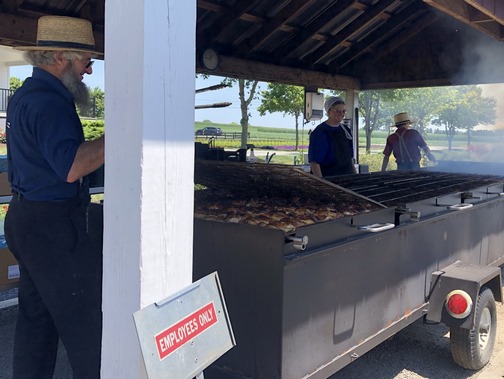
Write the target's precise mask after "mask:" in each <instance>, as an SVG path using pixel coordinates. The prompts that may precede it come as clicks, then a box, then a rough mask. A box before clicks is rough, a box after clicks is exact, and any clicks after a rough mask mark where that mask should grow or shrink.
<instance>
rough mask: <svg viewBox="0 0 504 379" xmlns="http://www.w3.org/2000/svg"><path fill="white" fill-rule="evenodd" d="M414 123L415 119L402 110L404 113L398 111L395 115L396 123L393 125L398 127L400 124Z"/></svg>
mask: <svg viewBox="0 0 504 379" xmlns="http://www.w3.org/2000/svg"><path fill="white" fill-rule="evenodd" d="M410 122H411V123H414V122H415V120H413V119H412V118H411V117H410V116H409V114H408V112H402V113H398V114H396V115H394V125H392V126H395V127H398V126H401V125H403V124H406V123H410Z"/></svg>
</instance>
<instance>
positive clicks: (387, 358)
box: [0, 291, 504, 379]
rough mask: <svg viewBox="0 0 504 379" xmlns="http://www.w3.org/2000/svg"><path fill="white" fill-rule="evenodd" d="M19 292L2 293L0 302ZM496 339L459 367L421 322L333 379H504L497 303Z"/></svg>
mask: <svg viewBox="0 0 504 379" xmlns="http://www.w3.org/2000/svg"><path fill="white" fill-rule="evenodd" d="M15 293H16V292H10V293H9V294H6V293H5V292H4V291H0V295H1V296H3V298H1V297H0V299H5V298H9V296H11V297H12V296H13V295H14V294H15ZM16 314H17V306H10V307H6V308H3V309H2V308H1V307H0V336H1V339H0V341H1V349H0V379H10V378H11V375H10V372H11V354H12V343H13V337H14V326H15V316H16ZM497 320H498V322H497V340H496V343H495V347H494V351H493V355H492V359H491V361H490V363H489V364H488V365H486V366H485V367H484V368H483V369H481V370H480V371H477V372H474V371H470V370H465V369H463V368H461V367H459V366H458V365H457V364H455V362H454V361H453V359H452V357H451V351H450V339H449V330H448V328H447V327H445V326H444V325H424V324H423V323H422V322H421V320H418V321H416V322H414V323H413V324H412V325H410V326H409V327H407V328H405V329H403V330H402V331H400V332H399V333H397V334H396V335H395V336H394V337H392V338H391V339H389V340H387V341H385V342H383V343H382V344H380V345H378V346H377V347H376V348H374V349H373V350H371V351H369V352H368V353H366V354H365V355H363V356H362V357H360V358H359V359H357V360H356V361H355V362H353V363H351V364H350V365H348V366H346V367H345V368H343V369H342V370H340V371H339V372H338V373H336V374H335V375H333V376H331V377H330V379H420V378H428V379H503V378H504V305H503V304H501V303H497ZM71 377H72V376H71V369H70V367H69V365H68V361H67V357H66V352H65V351H64V348H63V347H62V346H60V351H59V355H58V363H57V368H56V374H55V376H54V379H67V378H71Z"/></svg>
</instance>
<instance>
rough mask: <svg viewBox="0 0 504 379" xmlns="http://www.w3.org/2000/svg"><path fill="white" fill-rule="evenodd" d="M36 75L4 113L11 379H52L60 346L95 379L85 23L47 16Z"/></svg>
mask: <svg viewBox="0 0 504 379" xmlns="http://www.w3.org/2000/svg"><path fill="white" fill-rule="evenodd" d="M18 49H19V50H24V51H25V59H26V60H27V62H28V63H30V64H31V65H33V66H34V68H33V74H32V76H31V77H30V78H28V79H26V81H25V82H24V84H23V85H22V86H21V87H20V88H19V89H18V90H17V91H16V92H15V94H14V95H13V96H12V99H11V100H10V101H9V104H8V109H7V124H6V126H7V129H6V134H7V157H8V163H9V181H10V183H11V186H12V191H13V196H12V201H11V203H10V205H9V210H8V212H7V216H6V220H5V237H6V240H7V244H8V247H9V249H10V250H11V251H12V253H13V254H14V256H15V257H16V259H17V260H18V262H19V268H20V282H19V291H18V298H19V313H18V320H17V326H16V332H15V341H14V354H13V356H14V358H13V378H14V379H21V378H22V379H27V378H34V379H35V378H37V379H38V378H52V376H53V373H54V368H55V363H56V356H57V350H58V340H60V339H61V341H62V343H63V345H64V346H65V349H66V351H67V355H68V359H69V362H70V365H71V367H72V371H73V375H74V378H99V377H100V361H101V333H102V315H101V295H102V294H101V288H102V287H101V282H102V238H103V236H102V234H103V217H102V215H103V213H102V207H101V206H100V205H98V204H90V197H89V186H88V177H87V175H88V174H90V173H91V172H93V171H95V170H96V169H98V168H99V167H101V166H102V165H103V163H104V138H103V137H101V138H99V139H97V140H94V141H90V142H85V141H84V133H83V130H82V124H81V122H80V119H79V116H78V114H77V112H76V110H75V105H76V104H77V105H79V106H80V107H85V106H87V105H88V104H89V94H88V91H87V87H86V86H85V84H84V83H82V79H83V77H84V75H85V74H88V75H90V74H92V72H93V69H92V64H93V61H92V60H91V58H93V57H95V56H97V55H100V54H99V53H98V52H96V51H95V46H94V37H93V31H92V26H91V23H90V22H89V21H87V20H83V19H78V18H72V17H62V16H44V17H41V18H40V19H39V21H38V30H37V45H36V46H27V47H19V48H18Z"/></svg>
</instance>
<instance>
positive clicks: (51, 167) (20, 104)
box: [6, 67, 84, 201]
mask: <svg viewBox="0 0 504 379" xmlns="http://www.w3.org/2000/svg"><path fill="white" fill-rule="evenodd" d="M6 126H7V128H6V137H7V158H8V162H9V181H10V183H11V186H12V190H13V191H14V192H18V193H20V194H22V195H23V196H24V197H25V198H27V199H28V200H34V201H63V200H67V199H71V198H74V197H76V196H78V195H79V190H80V183H79V181H77V182H75V183H68V182H67V176H68V173H69V171H70V168H71V167H72V164H73V162H74V159H75V155H76V153H77V149H78V148H79V146H80V145H81V144H82V143H83V142H84V133H83V130H82V124H81V122H80V119H79V117H78V115H77V112H76V109H75V104H74V100H73V96H72V95H71V94H70V92H69V91H68V90H67V89H66V87H65V86H64V85H63V83H62V82H61V81H60V80H59V79H58V78H56V77H55V76H53V75H52V74H50V73H48V72H46V71H44V70H42V69H39V68H36V67H35V68H34V69H33V74H32V76H31V77H30V78H28V79H26V80H25V82H24V84H23V85H22V86H21V87H20V88H19V89H18V90H17V91H16V92H15V93H14V95H13V96H12V98H11V99H10V100H9V105H8V108H7V123H6Z"/></svg>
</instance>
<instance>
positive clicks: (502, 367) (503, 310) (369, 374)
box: [330, 303, 504, 379]
mask: <svg viewBox="0 0 504 379" xmlns="http://www.w3.org/2000/svg"><path fill="white" fill-rule="evenodd" d="M420 378H428V379H476V378H477V379H502V378H504V305H503V304H502V303H497V339H496V341H495V346H494V350H493V354H492V358H491V360H490V362H489V363H488V364H487V365H486V366H485V367H483V368H482V369H481V370H479V371H476V372H475V371H471V370H465V369H463V368H461V367H460V366H458V365H457V364H456V363H455V362H454V361H453V359H452V356H451V351H450V337H449V329H448V328H447V327H446V326H444V325H425V324H423V323H422V320H418V321H416V322H414V323H413V324H412V325H410V326H409V327H407V328H405V329H403V330H401V331H400V332H399V333H397V334H396V335H395V336H394V337H392V338H391V339H389V340H388V341H385V342H383V343H382V344H380V345H378V346H377V347H376V348H374V349H373V350H371V351H369V352H368V353H366V354H365V355H363V356H362V357H360V358H359V359H357V360H356V361H355V362H353V363H351V364H350V365H348V366H346V367H345V368H343V369H342V370H340V371H339V372H338V373H336V374H335V375H333V376H331V377H330V379H420Z"/></svg>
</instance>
